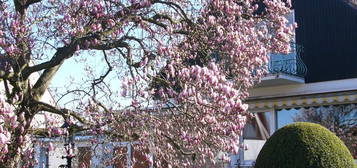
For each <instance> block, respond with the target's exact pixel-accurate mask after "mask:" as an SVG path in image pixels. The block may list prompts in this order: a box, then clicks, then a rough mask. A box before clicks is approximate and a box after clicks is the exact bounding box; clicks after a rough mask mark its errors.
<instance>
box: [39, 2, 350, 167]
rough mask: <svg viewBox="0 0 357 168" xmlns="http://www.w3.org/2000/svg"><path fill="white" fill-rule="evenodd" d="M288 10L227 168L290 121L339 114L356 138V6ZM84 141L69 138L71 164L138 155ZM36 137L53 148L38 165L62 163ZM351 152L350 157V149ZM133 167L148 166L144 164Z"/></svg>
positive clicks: (248, 159) (246, 162) (301, 5)
mask: <svg viewBox="0 0 357 168" xmlns="http://www.w3.org/2000/svg"><path fill="white" fill-rule="evenodd" d="M293 8H294V14H292V15H291V16H289V21H290V22H294V20H295V21H296V22H297V23H298V26H299V27H298V28H297V30H296V39H295V41H296V43H295V44H293V48H294V50H293V51H292V52H291V53H290V54H288V55H277V54H275V55H274V54H272V55H271V60H270V63H269V72H270V73H269V74H268V75H267V76H266V77H265V78H263V79H262V81H261V83H260V84H258V85H257V86H256V87H255V88H253V89H251V90H250V97H249V99H248V100H247V103H248V104H249V111H250V112H253V113H254V115H255V119H254V120H251V121H250V122H249V123H248V124H247V125H246V128H245V132H244V135H243V138H241V143H243V144H246V145H247V146H248V148H247V150H241V151H240V153H239V155H232V156H231V158H232V161H231V163H229V164H227V167H237V165H240V166H241V167H249V166H252V165H254V161H255V159H256V158H257V156H258V154H259V151H260V149H261V148H262V146H263V145H264V143H265V141H266V140H267V139H268V138H269V136H270V135H272V134H273V133H274V132H275V131H276V130H277V129H279V128H281V127H283V126H285V125H286V124H289V123H292V122H295V121H310V122H322V120H323V121H328V120H327V119H326V118H327V117H329V115H333V114H336V113H337V114H341V116H340V123H341V124H342V125H350V126H349V127H347V128H346V129H348V131H349V133H351V135H353V136H355V137H356V136H357V130H353V129H351V128H353V127H356V125H357V31H356V30H357V5H356V3H355V2H354V1H348V0H314V1H311V0H296V1H294V2H293ZM310 117H311V118H310ZM322 124H325V125H326V126H328V124H329V123H328V122H325V123H322ZM330 129H335V128H333V127H332V128H330ZM343 133H346V132H342V134H343ZM90 139H91V137H89V136H76V137H75V138H74V142H75V143H76V155H77V156H78V157H77V158H75V159H74V160H73V162H76V164H77V165H82V164H84V165H89V164H90V167H100V166H103V167H106V166H105V165H103V162H102V160H103V159H107V158H110V157H113V154H114V153H115V152H116V153H120V154H122V156H123V159H121V160H120V159H119V160H118V161H116V162H115V163H116V164H117V167H126V166H129V165H131V164H132V163H131V162H130V160H131V159H132V157H141V156H135V150H134V148H135V144H133V143H129V142H111V141H108V140H105V138H103V139H102V140H103V143H100V144H98V145H92V144H91V143H90ZM41 141H42V142H44V143H48V142H53V143H54V144H55V146H57V147H58V148H57V149H56V150H55V151H52V152H49V153H48V155H47V154H46V150H47V149H46V148H37V152H38V153H39V158H40V159H39V164H38V167H39V168H40V167H41V168H42V167H58V165H59V164H65V161H66V160H65V159H62V158H61V157H59V156H58V155H57V156H55V155H54V153H62V154H63V155H65V152H64V151H63V145H64V141H65V140H64V139H61V138H57V139H56V138H54V139H46V138H43V139H41ZM356 142H357V140H356ZM106 149H109V151H108V150H106ZM61 150H62V151H61ZM351 151H352V152H353V151H354V153H353V155H354V157H355V159H356V157H357V154H356V151H357V149H356V147H354V149H351ZM49 163H51V164H49ZM100 164H102V165H100ZM138 166H139V167H152V165H150V164H148V163H143V164H142V165H138ZM87 167H89V166H87ZM108 167H111V166H108Z"/></svg>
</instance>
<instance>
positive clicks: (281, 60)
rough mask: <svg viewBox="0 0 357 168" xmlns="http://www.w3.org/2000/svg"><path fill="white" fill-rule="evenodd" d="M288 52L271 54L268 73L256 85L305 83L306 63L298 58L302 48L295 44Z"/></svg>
mask: <svg viewBox="0 0 357 168" xmlns="http://www.w3.org/2000/svg"><path fill="white" fill-rule="evenodd" d="M293 48H294V51H292V52H291V53H290V54H287V55H284V54H271V56H270V61H269V64H268V70H269V72H268V74H267V75H266V76H265V77H264V78H262V80H261V83H259V84H258V85H257V87H265V86H277V85H288V84H297V83H305V79H304V77H305V75H306V72H307V68H306V65H305V64H304V62H303V61H302V59H301V58H300V54H301V52H302V48H301V47H299V46H296V47H295V45H294V46H293Z"/></svg>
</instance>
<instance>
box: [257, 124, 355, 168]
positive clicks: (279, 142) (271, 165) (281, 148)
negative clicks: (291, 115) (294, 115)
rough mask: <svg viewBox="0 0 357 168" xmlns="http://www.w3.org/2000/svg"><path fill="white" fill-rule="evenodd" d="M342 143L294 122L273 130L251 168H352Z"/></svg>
mask: <svg viewBox="0 0 357 168" xmlns="http://www.w3.org/2000/svg"><path fill="white" fill-rule="evenodd" d="M356 167H357V166H356V165H355V163H354V160H353V158H352V155H351V153H350V151H349V150H348V149H347V147H346V146H345V145H344V144H343V142H342V141H341V140H340V139H339V138H338V137H337V136H335V135H334V134H333V133H332V132H330V131H329V130H328V129H326V128H324V127H323V126H321V125H318V124H313V123H306V122H298V123H294V124H290V125H287V126H285V127H283V128H281V129H279V130H277V131H276V132H275V133H274V134H273V135H272V136H271V137H270V138H269V139H268V140H267V142H266V143H265V145H264V146H263V148H262V150H261V151H260V153H259V155H258V158H257V161H256V164H255V167H254V168H356Z"/></svg>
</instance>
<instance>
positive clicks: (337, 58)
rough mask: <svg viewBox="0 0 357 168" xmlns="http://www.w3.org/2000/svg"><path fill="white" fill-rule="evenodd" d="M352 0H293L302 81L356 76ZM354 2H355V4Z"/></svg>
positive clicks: (355, 24)
mask: <svg viewBox="0 0 357 168" xmlns="http://www.w3.org/2000/svg"><path fill="white" fill-rule="evenodd" d="M352 1H353V2H355V1H356V0H295V1H294V2H293V3H294V10H295V20H296V22H297V23H298V25H299V27H298V28H297V30H296V40H297V43H298V44H299V45H302V46H303V48H304V51H303V53H302V59H303V61H304V63H305V64H306V66H307V68H308V72H307V76H306V78H305V81H306V82H318V81H326V80H337V79H346V78H354V77H357V8H356V6H355V4H354V3H351V2H352ZM356 4H357V3H356Z"/></svg>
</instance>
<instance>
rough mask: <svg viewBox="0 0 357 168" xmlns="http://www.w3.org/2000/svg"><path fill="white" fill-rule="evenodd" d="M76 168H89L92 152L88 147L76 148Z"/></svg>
mask: <svg viewBox="0 0 357 168" xmlns="http://www.w3.org/2000/svg"><path fill="white" fill-rule="evenodd" d="M76 159H78V166H79V167H81V168H90V167H91V159H92V152H91V148H90V147H78V153H77V158H76Z"/></svg>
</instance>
